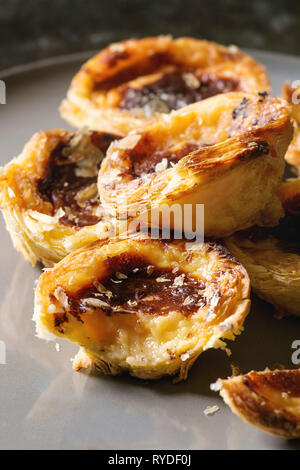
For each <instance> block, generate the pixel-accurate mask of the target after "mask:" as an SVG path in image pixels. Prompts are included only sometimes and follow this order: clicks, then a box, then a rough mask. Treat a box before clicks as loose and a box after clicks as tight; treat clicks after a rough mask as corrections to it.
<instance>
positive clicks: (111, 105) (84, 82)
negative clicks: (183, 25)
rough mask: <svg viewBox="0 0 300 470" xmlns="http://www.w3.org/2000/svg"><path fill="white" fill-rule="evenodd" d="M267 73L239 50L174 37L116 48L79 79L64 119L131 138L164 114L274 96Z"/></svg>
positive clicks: (83, 70)
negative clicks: (238, 94) (238, 95)
mask: <svg viewBox="0 0 300 470" xmlns="http://www.w3.org/2000/svg"><path fill="white" fill-rule="evenodd" d="M269 87H270V85H269V79H268V76H267V73H266V70H265V68H264V67H263V66H262V65H261V64H259V63H257V62H256V61H255V60H254V59H252V58H251V57H249V56H248V55H246V54H244V53H243V52H241V51H240V50H238V49H237V48H236V47H224V46H221V45H219V44H216V43H213V42H208V41H201V40H198V39H192V38H186V37H183V38H179V39H172V38H171V37H170V36H158V37H149V38H144V39H130V40H127V41H123V42H120V43H115V44H111V45H110V46H108V47H107V48H106V49H104V50H102V51H101V52H99V53H98V54H97V55H96V56H95V57H93V58H91V59H90V60H89V61H88V62H86V63H85V64H84V65H83V66H82V67H81V69H80V71H79V72H78V73H77V74H76V75H75V77H74V78H73V80H72V83H71V86H70V88H69V90H68V93H67V97H66V99H65V100H64V101H63V103H62V105H61V108H60V111H61V114H62V116H63V117H64V118H65V119H66V120H67V121H68V122H69V123H71V124H72V125H74V126H75V127H82V126H87V127H89V128H90V129H95V130H101V131H105V132H111V133H117V134H120V135H127V134H128V133H129V132H130V131H132V130H136V129H139V128H142V127H144V126H145V125H146V124H148V123H149V122H150V121H152V120H153V119H155V118H156V117H157V116H159V115H161V114H166V113H169V112H170V111H171V110H173V109H179V108H181V107H184V106H186V105H188V104H190V103H193V102H196V101H200V100H202V99H204V98H207V97H209V96H212V95H215V94H218V93H222V92H229V91H244V92H256V91H269Z"/></svg>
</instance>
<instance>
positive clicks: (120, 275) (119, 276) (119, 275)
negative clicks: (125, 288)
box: [116, 272, 128, 279]
mask: <svg viewBox="0 0 300 470" xmlns="http://www.w3.org/2000/svg"><path fill="white" fill-rule="evenodd" d="M116 278H117V279H128V276H126V274H123V273H119V272H116Z"/></svg>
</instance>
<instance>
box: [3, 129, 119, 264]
mask: <svg viewBox="0 0 300 470" xmlns="http://www.w3.org/2000/svg"><path fill="white" fill-rule="evenodd" d="M91 139H93V142H94V143H93V142H92V140H91ZM112 140H113V136H110V135H105V134H100V133H93V134H92V133H89V132H82V131H80V132H78V133H77V134H74V133H73V132H67V131H65V130H62V129H54V130H50V131H45V132H39V133H37V134H35V135H34V136H33V137H32V138H31V139H30V141H29V142H28V143H27V144H26V145H25V147H24V150H23V152H22V153H21V155H20V156H18V157H17V158H15V159H14V160H12V162H10V163H9V164H8V165H6V166H5V167H4V168H3V169H2V172H1V175H0V207H1V209H2V213H3V216H4V219H5V221H6V225H7V229H8V231H9V233H10V235H11V238H12V240H13V243H14V246H15V247H16V249H17V250H18V251H19V252H20V253H21V254H22V255H23V256H24V257H25V259H27V260H28V261H30V262H31V263H32V264H33V265H35V264H36V263H37V261H41V262H42V263H43V264H44V265H45V266H52V265H53V264H54V263H56V262H57V261H59V260H61V259H62V258H63V257H64V256H66V255H67V254H68V253H70V252H72V251H74V250H76V249H78V248H80V247H82V246H84V245H87V244H89V243H91V242H93V241H95V240H98V239H99V238H106V237H107V236H108V234H109V230H110V224H109V223H108V222H107V221H105V220H104V219H103V216H102V212H103V211H102V209H101V205H100V203H99V201H98V199H99V196H98V191H97V185H96V184H95V181H96V177H97V173H98V168H99V165H100V160H101V159H102V158H103V155H104V149H106V148H107V146H108V145H109V144H110V142H111V141H112ZM100 147H101V148H102V149H103V151H102V150H101V149H100ZM77 166H78V168H77ZM74 167H76V168H75V170H74ZM73 170H74V171H73ZM76 172H79V173H78V174H79V175H81V176H80V177H79V178H77V179H76V174H77V173H76ZM93 180H94V182H93ZM88 193H89V194H88ZM85 206H86V207H85ZM74 212H75V214H76V216H75V214H74ZM87 214H88V216H89V219H87ZM82 217H83V218H84V220H83V219H82ZM85 219H87V220H85Z"/></svg>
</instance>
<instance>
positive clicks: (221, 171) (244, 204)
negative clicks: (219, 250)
mask: <svg viewBox="0 0 300 470" xmlns="http://www.w3.org/2000/svg"><path fill="white" fill-rule="evenodd" d="M291 136H292V125H291V121H290V117H289V106H288V105H287V104H286V102H285V101H283V100H281V99H279V98H274V97H272V96H267V95H266V94H264V93H263V94H258V95H257V94H255V95H254V94H248V95H246V94H244V93H238V92H235V93H227V94H219V95H218V96H214V97H212V98H208V99H206V100H203V101H201V102H199V103H194V104H191V105H190V106H187V107H185V108H183V109H180V110H178V111H174V112H173V113H171V114H169V115H167V116H161V118H160V119H157V120H156V122H155V123H153V124H151V125H149V126H148V127H146V128H145V129H144V130H143V131H142V132H139V133H135V134H134V133H132V134H130V135H128V136H127V137H125V138H124V139H121V140H119V141H118V142H115V144H114V145H112V146H111V147H110V149H109V151H108V152H107V156H106V158H105V159H104V161H103V163H102V165H101V169H100V172H99V180H98V181H99V185H98V188H99V193H100V197H101V201H102V204H103V207H104V208H105V210H106V211H107V212H108V213H110V214H111V215H113V216H115V217H116V218H118V219H124V218H127V219H130V218H133V219H134V218H136V219H141V223H146V224H147V223H148V225H149V224H150V223H151V225H152V226H153V225H154V223H153V220H151V221H150V220H148V221H147V220H146V222H145V220H144V219H147V218H148V219H149V218H151V216H152V218H153V213H155V214H156V213H157V212H158V211H163V210H164V208H166V209H167V210H169V208H170V207H174V205H175V204H176V205H179V206H180V207H181V210H182V211H183V212H184V211H185V209H187V210H190V205H191V206H192V211H193V214H191V215H189V216H188V217H186V219H189V220H190V221H191V225H193V230H195V227H196V225H197V224H196V209H197V207H196V205H197V204H204V211H205V235H206V236H208V237H214V238H218V237H221V236H226V235H230V234H231V233H233V232H235V231H236V230H240V229H243V228H246V227H249V226H251V225H253V224H255V223H257V224H260V225H276V223H278V220H279V218H280V217H282V215H283V211H282V207H281V204H280V201H279V199H278V197H277V194H276V193H277V190H278V185H279V183H280V181H281V179H282V176H283V171H284V153H285V151H286V149H287V146H288V144H289V142H290V140H291ZM150 213H152V214H150ZM183 219H184V215H183V218H182V220H183ZM164 223H166V224H167V223H168V222H164ZM178 223H179V226H178V225H177V224H178ZM161 224H162V222H161ZM169 224H170V227H171V228H172V229H176V230H182V226H181V219H179V218H177V219H176V218H174V219H172V220H169ZM196 228H197V227H196Z"/></svg>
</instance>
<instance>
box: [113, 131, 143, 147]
mask: <svg viewBox="0 0 300 470" xmlns="http://www.w3.org/2000/svg"><path fill="white" fill-rule="evenodd" d="M140 138H141V136H140V135H139V134H131V135H128V136H127V137H124V139H122V140H119V142H118V144H117V145H118V148H119V149H129V150H131V149H133V148H134V147H135V146H136V144H137V143H138V141H139V140H140Z"/></svg>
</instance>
